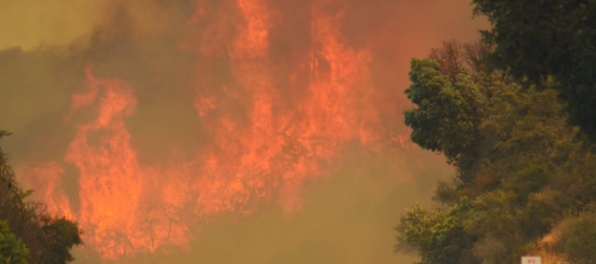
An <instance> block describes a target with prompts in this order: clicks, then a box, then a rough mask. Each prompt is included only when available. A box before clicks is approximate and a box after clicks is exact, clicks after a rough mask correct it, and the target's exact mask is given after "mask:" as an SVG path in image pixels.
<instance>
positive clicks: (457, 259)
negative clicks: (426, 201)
mask: <svg viewBox="0 0 596 264" xmlns="http://www.w3.org/2000/svg"><path fill="white" fill-rule="evenodd" d="M449 45H453V44H449V43H448V44H444V46H443V47H442V50H441V49H439V50H435V51H433V54H437V53H438V54H456V56H437V55H431V58H429V59H413V60H412V69H411V73H410V78H411V80H412V85H411V86H410V87H409V88H408V89H407V90H406V94H407V95H408V98H410V99H411V100H412V102H413V103H414V104H416V105H417V108H415V109H412V110H409V111H406V112H405V117H406V124H407V125H409V126H410V127H411V128H412V140H413V141H414V142H415V143H417V144H418V145H420V146H421V147H423V148H425V149H428V150H432V151H439V152H442V153H443V154H445V156H446V157H447V158H448V160H449V161H450V162H451V163H452V164H453V165H454V166H455V167H456V168H457V171H458V173H457V177H456V179H455V180H454V182H453V183H451V184H446V183H443V184H441V185H439V188H438V189H437V193H436V197H435V198H436V202H437V204H436V206H435V208H434V209H433V210H427V209H425V208H422V207H419V206H414V207H412V208H410V209H408V211H407V213H406V215H405V216H403V218H402V220H401V222H400V224H399V225H398V227H397V231H398V248H400V249H402V248H407V247H408V246H410V247H414V248H415V249H416V250H417V251H418V253H419V254H420V257H421V263H513V262H517V261H519V257H520V256H522V255H524V254H527V253H531V252H532V251H535V250H536V249H537V248H538V247H539V244H540V243H539V241H540V239H541V238H542V237H544V236H545V235H547V234H548V233H549V232H550V231H551V230H552V228H553V226H555V225H557V224H558V223H561V222H563V221H565V220H566V219H570V218H573V217H576V216H577V215H578V214H580V213H582V212H586V211H588V212H591V211H593V210H594V208H596V202H595V198H596V155H594V153H593V152H592V151H591V145H590V144H591V143H590V142H588V141H586V140H584V139H582V137H581V135H580V134H579V133H578V132H579V130H578V129H577V128H574V127H569V126H567V125H566V124H567V114H566V113H565V111H564V109H565V105H564V103H562V102H561V101H560V100H559V99H558V97H557V93H556V91H555V90H554V89H553V88H555V87H557V83H556V81H555V80H553V79H552V78H546V79H544V80H543V81H542V82H540V83H539V85H538V86H540V87H542V88H543V89H537V88H536V86H534V85H529V84H519V83H517V82H515V81H513V79H512V78H510V77H509V74H508V73H507V72H504V71H501V70H495V69H490V67H482V66H481V64H482V63H480V64H479V65H480V67H455V66H453V65H458V64H457V61H463V58H462V57H461V56H465V53H454V52H453V46H449ZM457 54H459V55H457ZM458 56H460V57H458ZM437 57H438V58H440V60H435V58H437ZM454 61H455V63H454ZM445 65H447V66H445ZM454 71H455V72H454ZM579 228H580V229H582V230H583V231H584V232H575V233H573V232H571V231H570V232H569V234H573V235H570V236H569V237H570V238H571V239H567V240H566V241H567V242H565V243H564V244H561V245H560V246H559V247H558V248H559V250H561V251H564V249H561V247H563V248H564V247H567V249H565V250H569V245H576V244H577V243H591V241H588V242H586V241H587V240H586V238H585V237H582V236H579V234H580V233H582V234H583V233H586V234H590V233H589V232H590V230H589V229H587V225H583V226H580V227H579ZM569 243H570V244H569ZM574 243H575V244H574ZM586 250H588V249H587V248H582V247H578V252H573V253H569V252H568V251H564V252H565V254H566V255H567V256H568V257H569V259H570V260H572V258H574V257H573V256H582V257H581V258H585V257H583V256H584V255H586V254H588V255H589V253H588V252H587V251H586ZM577 259H579V258H577ZM578 261H579V260H578ZM578 263H579V262H578Z"/></svg>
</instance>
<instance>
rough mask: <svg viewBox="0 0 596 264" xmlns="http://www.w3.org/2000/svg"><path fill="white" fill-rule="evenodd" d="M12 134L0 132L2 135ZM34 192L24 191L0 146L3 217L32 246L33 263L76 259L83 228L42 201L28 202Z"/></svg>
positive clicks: (29, 256) (0, 195) (28, 257)
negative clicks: (51, 211)
mask: <svg viewBox="0 0 596 264" xmlns="http://www.w3.org/2000/svg"><path fill="white" fill-rule="evenodd" d="M8 134H9V133H7V132H4V131H0V138H1V137H3V136H6V135H8ZM31 193H32V191H24V190H23V189H21V188H20V186H19V185H18V183H17V182H16V179H15V175H14V172H13V170H12V168H11V167H10V165H9V164H8V161H7V159H6V156H5V155H4V153H3V152H2V149H1V148H0V220H4V221H6V222H7V223H8V225H9V226H10V228H11V231H12V233H13V234H14V235H15V236H16V237H17V238H18V239H20V240H22V241H23V243H24V244H25V245H26V246H27V248H28V249H29V254H28V256H27V261H28V262H29V263H43V264H45V263H52V264H53V263H59V264H62V263H67V262H70V261H72V260H73V257H72V255H71V254H70V252H69V250H70V249H71V248H72V247H73V246H77V245H81V244H82V240H81V237H80V234H81V231H80V230H79V228H78V225H77V223H76V222H73V221H71V220H68V219H66V218H64V217H50V216H49V215H48V214H47V213H46V212H45V210H44V207H43V205H42V204H40V203H36V202H31V201H28V200H27V198H28V196H30V195H31Z"/></svg>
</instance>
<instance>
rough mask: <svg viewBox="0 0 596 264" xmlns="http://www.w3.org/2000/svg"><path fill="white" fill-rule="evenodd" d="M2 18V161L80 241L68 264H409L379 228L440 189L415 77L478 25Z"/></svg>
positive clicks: (319, 10) (129, 7)
mask: <svg viewBox="0 0 596 264" xmlns="http://www.w3.org/2000/svg"><path fill="white" fill-rule="evenodd" d="M41 10H44V11H45V12H44V16H38V15H35V14H36V13H37V12H41ZM0 12H1V13H0V22H7V23H12V24H13V25H14V27H12V28H7V27H0V32H5V31H6V32H9V31H8V30H13V29H18V30H15V31H10V32H9V33H6V34H2V35H7V38H6V39H5V40H4V42H0V48H2V49H3V50H2V51H0V80H2V86H1V87H0V92H2V94H3V95H5V96H3V97H1V98H0V105H3V106H4V109H3V111H0V120H2V121H3V122H2V125H3V127H2V128H3V129H7V130H9V131H11V132H13V133H14V135H13V136H11V137H10V138H9V139H7V140H5V142H3V144H4V147H5V149H6V151H7V152H8V153H9V155H10V157H11V161H12V163H13V165H15V167H16V171H17V176H18V177H19V179H20V180H21V181H22V182H23V183H24V184H25V185H26V186H28V187H30V188H33V189H35V190H36V192H35V197H36V198H37V199H39V200H42V201H43V202H44V203H46V204H47V205H48V211H49V212H51V213H58V214H63V215H66V216H68V217H71V218H73V219H76V220H77V221H78V222H79V224H80V225H81V227H82V228H83V230H84V232H85V234H84V239H85V242H86V246H84V247H83V248H82V249H80V250H79V252H78V253H77V255H78V259H79V260H80V261H81V263H83V262H84V263H100V262H106V261H115V262H120V263H167V262H170V261H173V260H176V262H178V263H180V262H182V263H184V261H187V262H188V263H191V262H192V263H195V262H197V261H200V260H203V261H205V262H218V263H238V262H242V263H247V262H248V263H384V262H387V263H389V262H395V261H396V260H400V259H401V260H402V261H403V260H406V259H408V257H405V256H399V255H396V254H394V253H393V252H392V246H393V244H394V241H393V240H394V238H393V229H392V228H393V226H394V225H395V224H396V223H397V220H398V218H399V215H400V214H401V213H402V211H403V207H404V206H406V205H407V204H410V203H412V202H416V201H420V202H427V201H428V198H425V197H429V196H430V192H431V190H432V189H433V183H434V182H435V181H436V180H437V179H442V178H446V177H448V176H449V175H450V174H452V172H451V170H450V169H449V168H448V167H447V166H445V165H444V161H443V160H442V159H441V158H440V157H438V156H436V155H434V154H430V153H426V152H423V151H421V150H419V149H418V148H416V147H415V146H414V145H412V144H411V143H410V142H409V141H408V140H407V138H408V134H409V131H408V130H407V129H406V128H405V127H404V126H403V118H402V112H403V110H404V109H407V108H409V107H410V105H409V104H408V102H407V100H406V99H405V96H404V95H403V89H405V87H407V86H408V82H407V74H406V73H407V70H408V65H409V58H410V57H412V56H425V55H426V54H427V53H428V51H429V50H430V48H431V47H433V46H436V45H437V44H438V43H439V42H440V41H442V40H444V39H451V38H456V39H460V40H463V41H465V40H471V39H475V38H477V36H476V35H477V34H476V32H475V31H476V30H477V29H478V28H479V27H480V25H482V22H478V21H475V22H472V20H471V11H470V6H469V5H467V3H465V1H456V2H453V1H452V2H450V3H445V2H444V1H385V0H374V1H351V0H341V1H340V0H325V1H272V0H268V1H267V0H237V1H232V0H225V1H215V0H197V1H186V0H176V1H161V0H149V1H141V0H134V1H116V0H114V1H107V2H105V1H81V2H80V3H78V4H76V5H67V4H64V3H63V2H60V1H48V2H45V3H44V5H30V4H12V5H10V6H9V7H8V8H5V9H3V10H2V11H0ZM4 13H6V15H4ZM79 21H81V23H78V22H79ZM7 23H0V24H2V25H5V24H7ZM36 24H43V25H44V26H43V27H36V26H34V25H36ZM33 29H35V30H33ZM37 31H39V32H37ZM54 33H55V34H54ZM429 164H430V165H429Z"/></svg>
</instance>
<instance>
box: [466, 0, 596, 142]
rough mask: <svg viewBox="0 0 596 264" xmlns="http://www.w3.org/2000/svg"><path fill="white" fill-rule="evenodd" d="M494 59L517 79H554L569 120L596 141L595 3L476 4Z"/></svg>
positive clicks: (512, 0)
mask: <svg viewBox="0 0 596 264" xmlns="http://www.w3.org/2000/svg"><path fill="white" fill-rule="evenodd" d="M474 4H475V12H476V13H478V14H483V15H485V16H486V17H487V18H488V20H489V21H490V22H491V23H492V28H491V29H490V30H488V31H484V32H483V36H484V40H485V41H486V42H487V43H490V44H494V45H495V46H496V47H495V50H494V52H493V53H492V54H491V56H490V60H491V61H492V62H493V63H494V64H495V65H497V66H498V67H501V68H503V69H507V70H509V71H510V72H511V73H512V74H513V75H514V76H515V77H517V78H518V80H527V81H529V82H531V83H534V84H538V83H540V81H541V80H543V79H544V78H545V77H547V76H549V75H552V76H555V77H556V79H557V81H558V82H560V85H559V86H558V87H557V89H558V90H559V91H561V96H562V98H564V99H565V100H566V101H567V102H568V110H569V112H570V114H571V115H570V121H571V122H572V123H574V124H578V125H580V126H581V127H582V129H583V130H584V131H585V132H587V133H588V134H589V135H591V136H592V138H593V139H596V67H594V65H595V64H596V29H595V28H596V0H542V1H517V0H474Z"/></svg>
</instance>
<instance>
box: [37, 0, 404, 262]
mask: <svg viewBox="0 0 596 264" xmlns="http://www.w3.org/2000/svg"><path fill="white" fill-rule="evenodd" d="M333 2H334V1H332V0H325V1H314V2H313V3H312V7H311V11H310V12H311V14H310V16H311V19H312V20H311V25H310V33H311V34H310V38H311V40H310V44H309V45H310V52H309V53H308V54H305V55H303V56H302V57H301V60H300V61H299V63H296V64H295V65H292V66H290V68H291V69H290V74H289V75H288V76H281V77H280V76H277V75H276V74H277V72H276V71H275V60H276V58H274V57H273V55H272V52H271V45H272V44H271V42H270V36H271V30H273V29H274V28H275V25H276V24H275V21H277V20H276V10H275V9H273V8H272V7H271V6H270V5H267V2H265V1H263V0H237V1H235V4H234V5H233V6H234V8H235V9H233V10H232V11H231V10H228V9H225V10H219V13H218V10H205V7H204V6H202V5H201V2H197V8H196V12H195V15H194V17H193V18H192V19H191V20H190V22H189V27H190V28H191V31H192V28H193V27H195V25H197V24H200V23H201V19H203V17H204V16H205V15H206V14H207V13H208V12H211V13H216V14H218V15H217V16H216V17H215V18H213V17H211V19H212V21H213V23H211V24H210V27H208V28H207V29H204V31H202V34H201V35H199V36H198V37H199V41H197V43H201V44H192V43H190V44H188V43H187V44H186V45H185V47H187V48H188V47H191V49H193V50H194V51H195V52H196V53H197V54H200V55H201V56H203V58H205V59H206V60H210V59H211V60H228V61H229V65H230V66H229V70H230V73H231V79H230V80H227V81H225V82H217V81H214V80H210V79H209V78H208V77H206V76H208V74H205V71H206V69H205V68H204V67H203V66H201V65H197V71H196V72H197V87H196V90H197V97H196V100H195V103H194V106H195V110H196V114H197V115H198V117H199V118H200V120H201V122H202V125H203V129H204V130H205V131H204V132H205V134H207V135H209V138H208V140H209V143H208V144H206V145H205V146H202V147H201V148H200V149H198V150H197V152H196V155H195V157H194V158H193V159H191V160H187V161H176V162H173V164H152V165H147V164H141V163H140V162H139V159H138V157H137V152H136V151H135V149H134V148H133V146H132V144H131V137H132V135H131V133H130V132H129V130H128V129H127V127H126V122H125V121H126V118H127V117H130V116H131V115H133V113H134V110H135V107H136V104H137V102H136V98H135V95H134V94H133V90H132V89H131V87H129V85H128V84H127V83H126V82H125V81H122V80H118V79H102V78H97V77H95V76H94V75H93V74H92V73H91V69H90V68H87V69H86V80H87V86H88V91H87V92H86V93H84V94H80V95H75V96H73V103H72V111H73V113H74V112H76V111H78V110H79V109H83V108H91V109H95V113H94V119H93V120H92V121H90V122H88V123H86V124H82V125H80V126H79V127H78V130H77V132H76V135H75V137H74V140H73V141H72V143H70V146H69V148H68V151H67V154H66V157H65V160H66V161H67V162H69V163H71V164H73V165H75V166H76V168H77V169H78V172H79V179H78V182H79V199H80V208H79V209H78V210H73V209H71V207H70V205H69V200H68V199H67V198H66V196H64V195H63V192H61V190H60V188H59V187H57V186H58V185H59V184H60V183H59V175H60V174H62V169H61V168H60V167H59V166H58V165H55V164H54V163H49V164H50V165H44V166H45V167H40V168H41V169H31V170H30V171H31V172H30V173H29V174H31V175H39V174H42V173H46V174H48V173H50V174H51V175H53V176H51V177H50V178H48V179H47V181H48V182H51V184H50V185H48V186H49V187H48V188H49V189H48V191H44V192H45V193H44V197H46V198H45V199H46V201H52V202H51V203H50V205H49V209H50V210H51V211H55V212H62V213H63V214H65V215H67V216H72V217H74V218H76V219H77V220H78V221H79V223H80V224H81V225H82V228H83V230H84V231H85V234H84V239H85V241H86V244H87V245H90V246H91V247H92V248H93V249H95V250H97V251H98V252H99V253H100V254H101V255H102V256H103V257H104V258H106V259H117V258H119V257H120V256H122V255H126V254H134V253H139V252H153V251H155V250H157V249H158V248H160V247H161V246H164V245H186V244H187V243H188V241H189V240H190V239H193V235H194V234H193V232H192V230H193V227H195V226H197V225H198V224H200V220H202V219H206V218H208V217H210V216H213V215H215V214H218V213H222V212H232V213H238V214H241V215H242V214H250V213H251V212H252V211H253V210H254V208H255V206H256V205H258V204H260V203H271V202H273V203H278V204H280V205H281V206H282V208H283V209H284V210H286V211H292V210H296V209H298V208H300V196H299V192H300V188H301V186H302V184H303V182H304V181H306V180H309V179H312V178H315V177H319V176H321V175H325V174H326V173H327V172H328V171H327V170H328V168H330V167H329V166H327V165H328V164H332V163H333V162H334V161H337V160H338V159H339V158H340V157H341V153H342V151H343V150H344V149H345V148H346V146H348V145H349V144H351V143H358V144H361V145H364V146H366V147H368V148H370V149H372V150H377V151H378V150H380V146H381V145H382V144H383V141H384V140H391V139H390V138H391V137H394V138H396V137H395V136H389V134H390V133H389V132H388V131H386V129H384V126H383V124H382V121H381V118H380V117H379V106H378V105H377V103H376V98H377V96H378V95H376V94H375V90H374V87H373V85H372V84H371V76H370V73H369V64H370V63H371V61H372V56H371V55H370V53H369V52H368V51H367V50H361V49H356V48H353V47H350V46H349V45H348V44H347V41H346V40H345V39H344V37H343V36H342V33H341V30H340V24H341V20H342V12H341V11H340V12H330V11H328V9H327V8H326V5H328V4H330V3H333ZM229 12H236V13H237V15H238V17H239V20H238V21H237V24H231V23H229V22H226V17H227V16H228V15H229ZM225 32H234V34H233V35H232V36H231V37H230V36H226V35H225V34H228V33H225ZM194 37H197V36H194ZM191 39H192V37H191ZM230 39H231V41H228V40H230ZM297 76H305V77H306V78H307V80H306V81H305V80H302V79H300V78H298V77H297ZM283 78H286V79H284V82H283V83H287V87H285V86H281V85H280V84H279V83H280V82H279V80H280V79H283ZM288 94H291V95H292V96H288ZM397 138H398V139H397V140H400V141H401V140H402V139H401V138H400V137H397ZM52 197H54V198H52Z"/></svg>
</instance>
